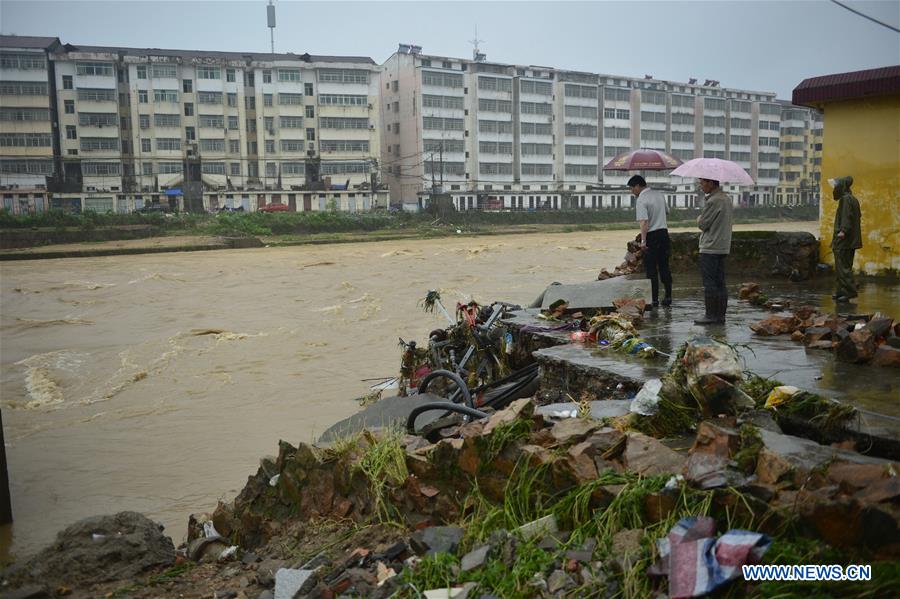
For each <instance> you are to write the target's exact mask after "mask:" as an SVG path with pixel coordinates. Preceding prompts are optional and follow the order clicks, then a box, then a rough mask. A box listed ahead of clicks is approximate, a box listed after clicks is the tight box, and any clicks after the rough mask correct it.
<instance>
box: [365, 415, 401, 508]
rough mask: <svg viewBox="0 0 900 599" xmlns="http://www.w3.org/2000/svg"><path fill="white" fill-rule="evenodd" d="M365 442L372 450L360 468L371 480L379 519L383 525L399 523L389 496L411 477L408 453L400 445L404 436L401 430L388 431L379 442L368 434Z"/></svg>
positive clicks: (385, 431)
mask: <svg viewBox="0 0 900 599" xmlns="http://www.w3.org/2000/svg"><path fill="white" fill-rule="evenodd" d="M364 438H365V439H366V440H367V441H368V443H369V447H368V448H367V449H365V454H364V455H363V457H362V459H361V460H360V461H359V463H358V464H357V467H358V468H359V469H360V470H361V471H362V473H363V474H365V475H366V478H368V480H369V488H370V490H371V493H372V499H373V501H374V504H375V505H374V507H375V514H376V517H377V518H378V519H379V520H380V521H381V522H396V521H398V520H399V519H400V513H399V511H398V510H397V508H396V507H395V506H393V505H391V503H390V501H389V499H388V494H389V492H390V491H391V490H392V489H394V488H397V487H399V486H400V485H402V484H403V483H404V482H405V481H406V479H407V477H408V476H409V472H408V471H407V469H406V449H405V448H404V447H403V444H402V442H401V441H402V439H403V433H402V432H401V431H400V430H399V429H387V430H384V431H383V432H382V433H381V434H380V435H379V436H378V437H377V438H376V437H375V436H373V435H372V434H371V433H368V432H366V433H364Z"/></svg>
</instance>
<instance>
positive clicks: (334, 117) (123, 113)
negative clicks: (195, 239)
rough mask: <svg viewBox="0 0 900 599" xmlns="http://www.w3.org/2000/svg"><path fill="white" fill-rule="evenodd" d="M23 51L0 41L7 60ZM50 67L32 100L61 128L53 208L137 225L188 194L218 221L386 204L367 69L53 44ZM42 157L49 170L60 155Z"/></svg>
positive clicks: (346, 61)
mask: <svg viewBox="0 0 900 599" xmlns="http://www.w3.org/2000/svg"><path fill="white" fill-rule="evenodd" d="M17 39H18V38H16V37H14V36H4V42H3V43H4V46H3V47H4V55H6V47H7V46H9V44H10V43H13V42H14V41H15V40H17ZM42 39H43V38H42ZM11 40H12V41H11ZM9 56H10V57H12V56H13V55H12V54H9ZM41 60H43V61H44V63H45V65H49V68H48V67H47V66H45V68H44V70H43V71H39V72H38V74H37V75H35V76H34V78H35V79H39V78H42V85H43V86H44V87H42V88H41V90H37V91H40V92H41V94H39V95H36V96H34V98H33V99H34V101H35V102H37V103H43V105H44V106H45V107H49V108H50V112H51V113H53V112H54V107H55V115H54V116H55V117H56V118H58V129H57V131H58V134H57V135H56V136H55V137H54V139H53V140H52V141H53V142H54V143H55V144H57V148H58V149H57V152H56V156H55V158H56V162H57V167H56V169H55V170H54V171H53V172H54V173H56V175H57V176H56V177H55V178H54V179H53V180H52V181H51V184H50V187H51V190H53V194H52V196H53V197H52V203H53V204H54V205H58V206H62V207H76V208H82V209H91V210H97V211H110V210H111V211H119V212H128V211H131V210H135V209H139V208H141V207H142V206H144V205H145V204H147V203H150V202H152V201H160V200H162V201H166V200H169V201H170V202H172V203H174V202H176V201H180V198H181V197H182V196H184V197H187V196H190V195H191V193H190V191H189V190H191V189H195V190H196V193H195V194H194V195H195V196H196V197H197V199H198V200H202V206H203V208H204V209H209V210H215V209H217V208H221V207H228V208H238V207H243V209H245V210H254V209H257V208H260V207H262V206H264V205H267V204H270V203H276V204H286V205H288V207H289V208H290V209H291V210H297V211H311V210H325V209H331V208H337V209H341V210H349V211H356V210H367V209H369V208H371V207H373V206H376V205H382V206H386V205H387V202H388V196H387V192H386V191H385V190H381V191H379V190H378V181H377V179H376V177H375V175H376V173H377V168H378V159H379V156H380V147H379V143H380V135H379V128H380V111H379V109H378V102H379V92H378V85H379V81H380V68H379V67H378V66H377V65H376V64H375V62H374V61H373V60H372V59H370V58H362V57H337V56H311V55H308V54H303V55H294V54H262V53H247V54H241V53H230V52H199V51H188V50H159V49H138V48H119V47H97V46H72V45H69V44H66V45H65V46H61V45H59V44H58V40H57V41H56V45H52V46H47V48H46V49H45V55H44V57H43V58H42V59H41ZM11 61H12V58H10V59H9V61H7V59H6V58H4V64H6V63H7V62H11ZM9 80H10V81H19V80H16V79H12V78H10V79H9ZM22 80H24V79H22ZM3 85H4V89H6V86H7V76H6V73H5V72H4V76H3ZM4 105H5V103H4ZM7 125H8V123H7V122H5V121H4V122H3V139H6V137H7V136H8V135H12V131H10V133H9V134H8V133H7ZM36 126H37V125H35V127H36ZM47 126H48V127H49V124H48V125H47ZM47 135H50V131H49V130H48V131H47ZM50 136H51V137H53V136H52V135H50ZM10 139H13V138H12V137H10ZM15 139H16V140H18V138H15ZM40 141H41V142H42V143H43V142H45V141H47V140H46V135H45V136H44V137H41V138H40ZM5 145H6V144H5V142H4V147H3V157H4V160H5V159H6V158H7V151H6V150H7V148H6V147H5ZM51 145H52V144H51ZM41 151H43V152H44V154H43V155H46V157H47V158H49V159H51V160H50V162H51V164H52V162H53V160H52V159H53V158H54V153H53V148H52V147H49V146H48V147H44V146H41ZM17 168H18V167H17ZM44 174H45V175H49V174H53V173H51V172H48V173H44ZM373 190H374V191H373Z"/></svg>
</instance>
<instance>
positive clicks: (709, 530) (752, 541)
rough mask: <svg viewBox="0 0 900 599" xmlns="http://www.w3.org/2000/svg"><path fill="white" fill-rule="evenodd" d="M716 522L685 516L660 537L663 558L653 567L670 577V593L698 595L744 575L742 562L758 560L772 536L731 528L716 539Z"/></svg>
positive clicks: (709, 591) (660, 550)
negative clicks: (662, 537) (665, 534)
mask: <svg viewBox="0 0 900 599" xmlns="http://www.w3.org/2000/svg"><path fill="white" fill-rule="evenodd" d="M715 527H716V522H715V520H713V519H712V518H708V517H695V518H682V519H681V520H679V521H678V523H677V524H675V526H673V527H672V530H671V531H670V532H669V535H668V536H667V537H666V538H664V539H660V540H658V541H657V542H656V543H657V549H658V550H659V555H660V562H658V563H657V564H655V565H654V566H653V568H652V570H653V571H654V572H656V573H658V574H662V575H665V576H668V577H669V597H671V598H672V599H679V598H682V597H699V596H701V595H706V594H707V593H711V592H712V591H714V590H715V589H717V588H719V587H721V586H722V585H724V584H726V583H728V582H729V581H731V580H734V579H736V578H739V577H740V576H741V566H742V565H744V564H747V563H758V562H759V561H760V560H761V559H762V556H763V554H765V552H766V551H767V550H768V549H769V547H770V546H771V545H772V539H770V538H769V537H768V536H767V535H764V534H762V533H757V532H752V531H749V530H737V529H735V530H730V531H728V532H726V533H725V534H724V535H722V536H721V537H719V539H718V540H716V539H715V538H714V537H715V532H716V529H715Z"/></svg>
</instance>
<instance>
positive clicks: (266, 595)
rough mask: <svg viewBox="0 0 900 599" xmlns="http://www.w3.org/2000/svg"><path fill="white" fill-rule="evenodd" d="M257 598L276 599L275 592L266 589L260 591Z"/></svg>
mask: <svg viewBox="0 0 900 599" xmlns="http://www.w3.org/2000/svg"><path fill="white" fill-rule="evenodd" d="M256 599H275V593H273V592H272V591H270V590H268V589H266V590H265V591H262V592H260V594H259V595H257V597H256Z"/></svg>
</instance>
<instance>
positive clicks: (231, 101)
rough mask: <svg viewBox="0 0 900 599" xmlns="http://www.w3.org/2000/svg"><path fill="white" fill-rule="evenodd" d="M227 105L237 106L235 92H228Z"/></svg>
mask: <svg viewBox="0 0 900 599" xmlns="http://www.w3.org/2000/svg"><path fill="white" fill-rule="evenodd" d="M227 98H228V106H229V107H231V108H237V94H233V93H232V94H228V96H227Z"/></svg>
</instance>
